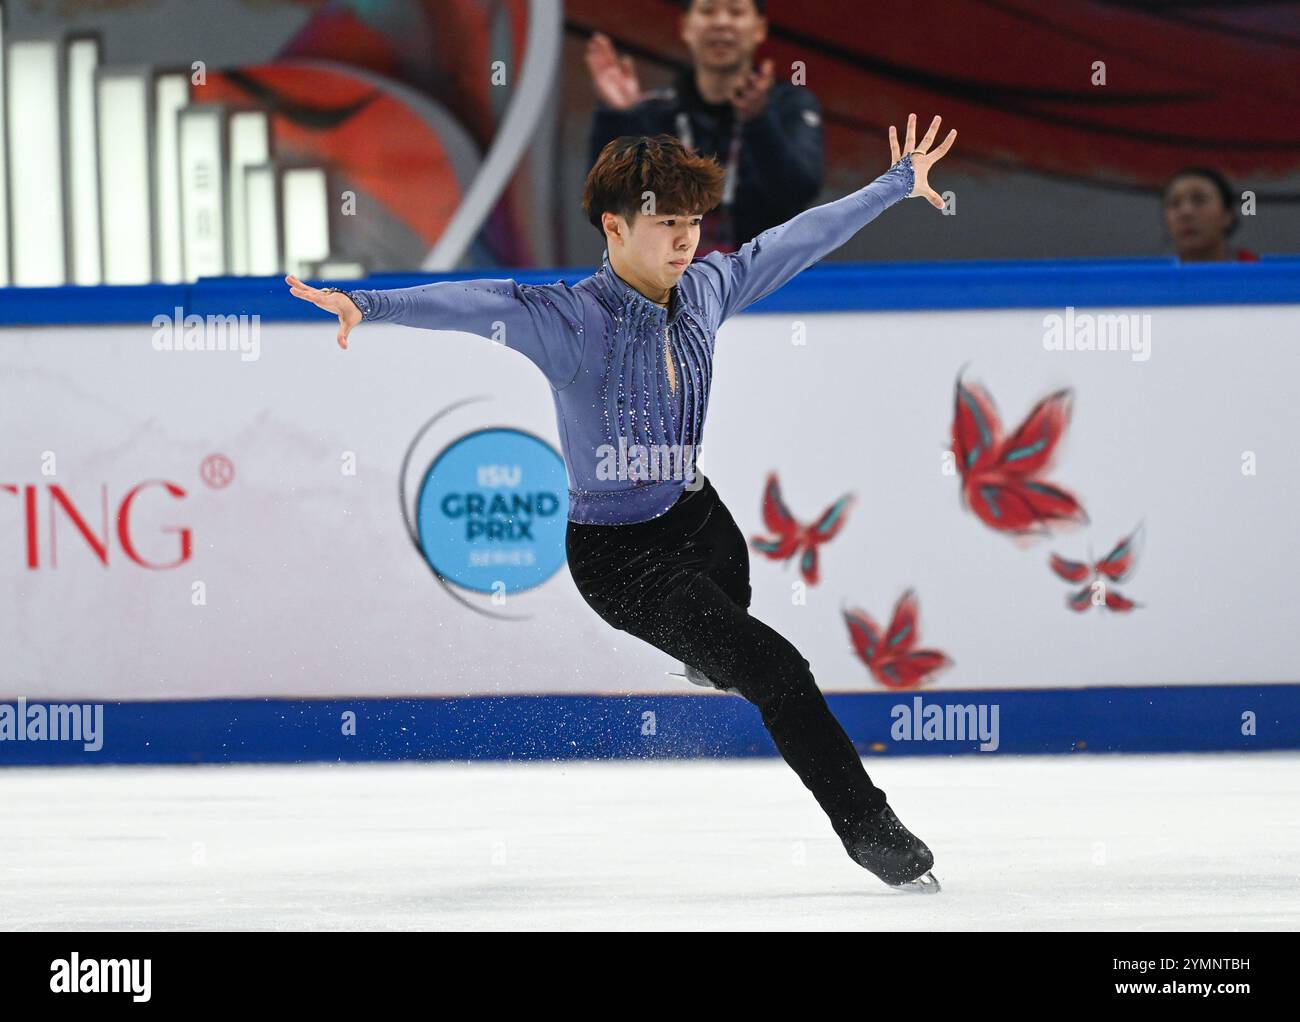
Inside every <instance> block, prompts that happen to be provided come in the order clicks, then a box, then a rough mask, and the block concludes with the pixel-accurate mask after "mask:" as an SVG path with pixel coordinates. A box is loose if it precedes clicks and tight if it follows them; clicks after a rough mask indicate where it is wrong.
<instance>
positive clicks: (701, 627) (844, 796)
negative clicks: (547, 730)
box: [626, 574, 886, 838]
mask: <svg viewBox="0 0 1300 1022" xmlns="http://www.w3.org/2000/svg"><path fill="white" fill-rule="evenodd" d="M626 630H628V631H631V632H632V634H634V635H639V636H640V637H641V638H643V639H645V640H646V641H647V642H650V643H651V644H652V645H655V646H657V647H658V648H660V649H662V650H664V651H665V652H667V653H669V654H670V655H672V656H675V657H677V658H679V659H681V660H682V661H684V662H685V663H688V664H691V665H692V666H694V667H696V668H698V669H699V670H701V671H703V672H704V673H705V674H706V675H708V677H709V678H710V680H712V681H714V682H716V683H718V684H719V685H720V686H721V687H723V688H734V689H736V691H737V692H738V693H739V694H740V695H742V696H743V697H744V698H745V699H747V700H749V702H751V703H753V704H754V705H755V706H756V707H757V708H758V711H759V713H760V715H761V716H762V720H763V725H764V726H765V727H766V728H767V730H768V733H769V734H770V735H771V736H772V741H773V742H774V743H775V745H776V747H777V749H778V751H779V752H780V753H781V755H782V757H783V758H784V759H785V761H786V762H787V763H788V764H789V765H790V766H791V768H792V769H793V770H794V771H795V773H797V774H798V775H799V778H800V780H802V781H803V783H804V785H805V786H806V787H807V788H808V790H809V791H811V792H812V793H813V796H814V797H815V798H816V799H817V802H818V804H819V805H820V806H821V807H822V809H823V810H824V811H825V813H826V815H827V816H828V817H829V818H830V820H831V825H832V826H833V827H834V828H835V832H836V834H838V835H840V837H841V838H843V837H844V836H845V834H846V833H848V830H847V829H846V828H848V827H849V826H850V825H851V824H853V823H855V822H856V821H858V820H860V819H862V817H863V816H865V815H869V814H872V813H874V812H876V811H877V810H879V809H880V808H881V807H883V806H884V804H885V800H886V796H885V792H884V791H882V790H881V789H880V788H877V787H876V786H875V785H874V784H872V782H871V778H870V777H869V776H868V775H867V771H866V769H865V768H864V767H863V765H862V758H861V757H860V756H859V755H858V751H857V749H855V748H854V747H853V742H852V741H851V740H850V739H849V736H848V735H847V734H846V733H845V731H844V728H843V727H841V726H840V723H839V721H837V720H836V719H835V715H834V714H833V713H831V709H830V707H829V706H828V705H827V703H826V698H825V696H823V695H822V693H821V690H820V689H819V688H818V687H817V683H816V681H815V680H814V679H813V675H812V671H811V669H810V667H809V664H808V661H807V660H806V659H805V658H804V657H803V656H802V655H801V654H800V653H799V651H798V650H797V649H795V647H794V646H793V645H792V644H791V643H790V642H789V641H788V640H787V639H785V638H784V637H783V636H781V635H780V634H779V633H777V632H776V631H775V630H773V629H772V628H771V627H769V626H768V625H767V624H765V623H764V622H762V621H760V620H759V619H758V618H756V617H754V616H753V615H752V614H750V613H749V611H748V610H747V609H746V608H745V607H742V606H740V605H739V604H737V603H736V602H734V601H733V600H732V598H731V597H730V596H729V595H728V594H727V593H726V592H724V591H723V589H722V588H721V587H720V586H719V585H718V584H717V583H716V582H715V581H713V579H712V578H710V577H708V576H707V575H704V574H697V575H695V576H693V577H692V578H691V579H690V581H688V582H686V583H685V584H683V585H681V586H678V587H677V588H676V589H674V590H673V591H672V592H671V593H670V594H669V595H668V596H667V598H666V599H665V600H664V602H663V604H662V605H661V606H660V607H659V608H658V612H657V613H655V614H653V615H652V616H650V617H649V618H648V619H647V620H646V621H644V622H638V623H636V624H634V625H633V627H631V628H627V629H626Z"/></svg>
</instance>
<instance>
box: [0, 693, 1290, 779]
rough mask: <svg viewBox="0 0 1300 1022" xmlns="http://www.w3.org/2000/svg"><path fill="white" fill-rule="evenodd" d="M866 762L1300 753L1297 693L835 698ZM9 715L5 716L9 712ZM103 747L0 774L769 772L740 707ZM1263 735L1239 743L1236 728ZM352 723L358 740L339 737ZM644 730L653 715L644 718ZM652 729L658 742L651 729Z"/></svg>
mask: <svg viewBox="0 0 1300 1022" xmlns="http://www.w3.org/2000/svg"><path fill="white" fill-rule="evenodd" d="M916 698H920V699H921V701H922V702H921V705H922V707H926V706H932V705H937V706H947V705H960V706H966V705H974V706H979V705H984V706H986V707H992V706H997V707H998V717H997V720H998V725H997V734H998V740H999V741H998V748H997V749H996V750H993V751H985V752H981V751H980V750H979V748H978V745H979V742H978V741H977V740H967V741H938V740H917V739H912V740H905V741H904V740H897V739H893V738H891V736H890V729H891V727H892V726H893V724H894V721H895V713H894V709H893V708H894V707H896V706H899V705H906V706H908V707H910V708H915V706H916V704H915V703H914V699H916ZM827 701H828V703H829V704H830V707H831V710H832V711H833V712H834V714H835V716H836V717H837V718H838V719H839V721H840V722H841V724H843V726H844V729H845V731H847V732H848V734H849V736H850V737H851V738H852V739H853V741H854V744H855V746H856V747H857V748H858V751H859V752H860V753H861V754H862V755H863V756H864V757H866V758H867V759H875V758H882V759H883V758H889V757H891V756H912V755H942V756H949V755H954V754H974V755H998V754H1004V755H1014V754H1019V755H1041V754H1067V753H1076V754H1081V753H1107V752H1109V753H1157V752H1164V753H1176V752H1208V751H1218V752H1241V751H1263V750H1279V749H1295V748H1297V747H1300V684H1269V685H1254V684H1242V685H1184V686H1169V687H1145V688H1137V687H1113V688H1088V689H1047V690H1037V691H1025V690H1014V689H996V690H953V691H942V690H926V691H899V692H872V693H828V694H827ZM15 702H16V701H15V700H12V699H5V700H0V703H9V704H10V705H14V704H15ZM102 705H103V707H104V709H103V732H102V733H103V747H102V748H100V749H98V750H97V751H93V752H92V751H86V750H84V749H83V748H82V746H81V744H80V743H76V742H68V741H60V742H55V741H14V740H5V741H0V766H38V765H39V766H50V765H99V764H106V763H114V764H150V763H156V764H163V763H166V764H183V763H301V762H376V761H387V760H430V761H462V760H510V761H534V762H535V761H548V760H549V761H555V760H589V759H634V760H635V759H641V760H655V759H682V758H696V757H757V756H768V757H771V756H776V755H777V752H776V748H775V746H774V745H773V744H772V741H771V738H770V737H769V736H768V734H767V732H766V730H765V729H764V727H763V724H762V721H761V719H760V718H759V714H758V710H757V708H756V707H754V706H752V705H751V704H750V703H748V702H747V701H745V700H743V699H741V698H739V697H735V696H718V695H693V694H686V695H662V694H647V695H601V696H588V695H540V696H536V695H534V696H489V697H483V696H462V697H440V698H430V699H373V698H372V699H321V700H304V699H211V700H207V699H205V700H180V701H156V702H155V701H148V702H145V701H131V702H110V703H104V704H102ZM1247 711H1249V712H1250V713H1251V714H1253V715H1254V719H1255V729H1256V734H1254V735H1245V734H1243V733H1242V730H1243V725H1242V719H1243V714H1244V713H1246V712H1247ZM348 713H351V714H354V715H355V721H356V727H355V731H356V733H355V735H350V736H349V735H345V734H344V733H343V720H344V715H345V714H348ZM647 714H653V717H652V718H651V717H648V716H647ZM650 721H653V733H652V734H651V733H643V732H646V731H647V723H648V722H650Z"/></svg>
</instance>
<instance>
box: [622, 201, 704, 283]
mask: <svg viewBox="0 0 1300 1022" xmlns="http://www.w3.org/2000/svg"><path fill="white" fill-rule="evenodd" d="M605 216H606V218H607V219H606V225H607V226H606V230H607V233H606V236H605V240H606V242H607V243H608V248H609V257H610V261H611V262H613V261H614V260H615V259H617V260H618V265H617V266H615V267H614V271H615V272H616V273H618V275H619V276H620V277H622V278H623V279H624V280H626V281H627V282H628V283H629V284H631V285H632V286H633V287H636V288H637V289H638V290H641V291H642V293H643V294H647V293H648V296H649V297H652V298H655V300H658V297H659V293H660V292H662V297H664V298H666V297H667V292H668V291H670V290H672V288H673V287H674V286H676V284H677V282H678V281H679V280H681V278H682V274H683V273H685V272H686V268H687V267H688V266H690V265H691V259H692V258H693V257H694V256H695V249H696V247H697V246H698V245H699V243H700V221H701V220H702V219H703V218H702V217H701V216H700V215H699V214H698V213H697V214H694V215H690V214H687V215H677V214H659V215H657V216H650V215H649V214H646V213H640V212H638V213H637V215H636V217H635V219H634V220H633V222H632V225H631V227H630V229H629V226H628V223H627V221H625V220H624V219H623V218H622V217H621V216H617V215H616V214H613V213H606V214H605ZM611 220H612V221H613V223H611V222H610V221H611ZM611 227H616V228H617V233H616V234H614V235H613V236H611V234H610V233H608V231H609V229H610V228H611Z"/></svg>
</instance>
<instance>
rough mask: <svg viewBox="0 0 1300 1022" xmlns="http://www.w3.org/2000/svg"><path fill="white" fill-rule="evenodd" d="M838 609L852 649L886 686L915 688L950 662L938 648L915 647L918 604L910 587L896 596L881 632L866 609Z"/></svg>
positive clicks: (917, 627)
mask: <svg viewBox="0 0 1300 1022" xmlns="http://www.w3.org/2000/svg"><path fill="white" fill-rule="evenodd" d="M841 613H843V615H844V622H845V624H847V625H848V626H849V639H850V641H851V642H852V643H853V651H854V652H855V653H856V654H857V655H858V659H859V660H861V661H862V662H863V663H864V664H866V665H867V668H868V669H869V670H870V671H871V674H872V676H873V677H874V678H875V679H876V680H877V681H878V682H880V684H882V685H884V686H885V687H886V688H916V687H918V686H919V685H920V684H921V683H922V682H924V681H925V680H927V679H928V678H929V677H930V676H931V675H932V674H934V673H935V672H936V671H939V670H942V669H943V668H945V667H951V666H952V660H950V659H949V658H948V657H947V656H945V655H944V654H943V653H940V652H939V651H938V650H937V649H917V648H916V642H917V639H918V638H920V629H919V625H918V620H919V614H920V607H919V603H918V601H917V598H916V593H914V592H913V591H912V590H911V589H909V590H908V591H907V592H905V593H904V594H903V595H902V596H900V597H899V598H898V603H897V604H895V605H894V616H893V619H892V620H891V621H890V622H889V630H888V631H887V632H885V633H883V634H882V633H881V631H880V626H879V625H878V624H876V622H875V621H874V620H872V618H871V617H870V615H868V614H867V613H866V612H865V611H862V610H844V611H841Z"/></svg>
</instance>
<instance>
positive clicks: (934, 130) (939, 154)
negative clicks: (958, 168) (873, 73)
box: [889, 114, 957, 209]
mask: <svg viewBox="0 0 1300 1022" xmlns="http://www.w3.org/2000/svg"><path fill="white" fill-rule="evenodd" d="M938 132H939V115H938V114H935V115H934V120H932V121H931V122H930V130H929V131H927V132H926V133H925V138H923V139H921V144H920V145H917V144H916V114H908V115H907V141H906V143H905V145H904V147H903V151H902V152H901V153H900V152H899V151H898V132H897V131H896V130H894V126H893V125H892V124H891V125H890V126H889V155H890V165H891V166H892V165H893V164H895V163H897V162H898V161H899V160H901V159H902V158H903V157H904V156H906V155H907V154H908V153H911V154H912V170H913V171H915V173H916V183H915V184H914V185H913V186H912V192H911V195H909V196H908V198H909V199H910V198H912V196H915V195H921V196H924V197H925V198H927V199H929V200H930V205H931V206H934V207H935V208H936V209H943V196H941V195H940V194H939V193H938V192H936V191H935V190H934V189H933V188H931V187H930V180H929V174H930V168H931V167H933V166H934V165H935V164H936V163H938V162H939V161H940V160H941V159H942V158H943V154H944V153H946V152H947V151H948V147H949V146H951V145H952V140H953V139H955V138H956V137H957V129H956V128H954V129H953V130H952V131H950V132H948V136H947V138H945V139H944V140H943V142H942V144H940V146H939V148H938V149H935V150H934V151H933V152H931V151H930V146H931V145H932V144H933V143H934V136H935V135H937V134H938Z"/></svg>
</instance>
